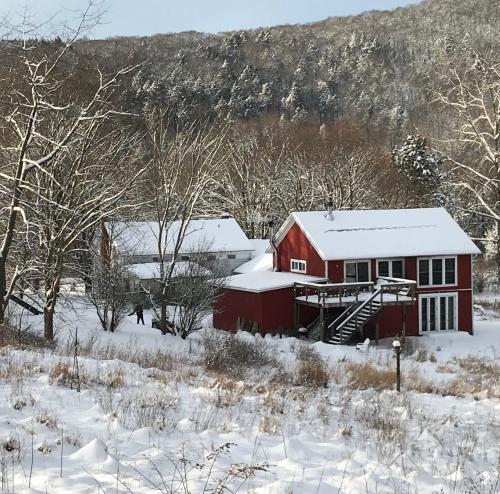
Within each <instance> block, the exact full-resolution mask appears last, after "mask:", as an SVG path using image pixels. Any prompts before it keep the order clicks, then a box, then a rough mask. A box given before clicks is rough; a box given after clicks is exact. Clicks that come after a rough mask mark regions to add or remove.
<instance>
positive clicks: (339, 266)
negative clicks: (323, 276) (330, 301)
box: [328, 261, 344, 283]
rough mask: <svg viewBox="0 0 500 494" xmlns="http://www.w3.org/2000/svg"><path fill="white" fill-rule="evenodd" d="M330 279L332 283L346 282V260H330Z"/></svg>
mask: <svg viewBox="0 0 500 494" xmlns="http://www.w3.org/2000/svg"><path fill="white" fill-rule="evenodd" d="M328 279H329V280H330V281H331V282H332V283H344V261H328Z"/></svg>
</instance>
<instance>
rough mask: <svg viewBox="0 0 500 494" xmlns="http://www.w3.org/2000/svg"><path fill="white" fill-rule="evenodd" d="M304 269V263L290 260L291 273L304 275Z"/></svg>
mask: <svg viewBox="0 0 500 494" xmlns="http://www.w3.org/2000/svg"><path fill="white" fill-rule="evenodd" d="M306 268H307V266H306V261H301V260H299V259H290V271H291V272H292V273H305V272H306Z"/></svg>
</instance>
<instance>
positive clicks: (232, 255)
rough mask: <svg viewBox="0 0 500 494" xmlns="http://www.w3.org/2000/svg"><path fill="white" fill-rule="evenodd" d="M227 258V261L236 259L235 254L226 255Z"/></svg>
mask: <svg viewBox="0 0 500 494" xmlns="http://www.w3.org/2000/svg"><path fill="white" fill-rule="evenodd" d="M227 258H228V259H236V254H228V255H227Z"/></svg>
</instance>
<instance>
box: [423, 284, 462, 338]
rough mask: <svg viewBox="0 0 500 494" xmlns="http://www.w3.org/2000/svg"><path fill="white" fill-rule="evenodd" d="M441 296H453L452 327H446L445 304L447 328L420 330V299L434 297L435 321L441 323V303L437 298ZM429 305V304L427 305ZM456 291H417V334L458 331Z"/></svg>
mask: <svg viewBox="0 0 500 494" xmlns="http://www.w3.org/2000/svg"><path fill="white" fill-rule="evenodd" d="M441 297H453V299H454V307H453V319H454V328H455V329H448V305H447V306H446V328H447V329H435V330H434V331H430V330H429V329H427V331H422V300H423V299H424V298H426V299H431V298H434V299H435V300H436V302H435V304H436V321H437V322H438V323H439V324H440V323H441V304H440V303H439V299H440V298H441ZM447 304H448V303H447ZM428 307H429V306H428ZM427 310H429V309H427ZM458 322H459V321H458V292H435V293H419V294H418V334H419V335H428V334H440V333H451V332H453V333H455V332H457V331H459V327H458Z"/></svg>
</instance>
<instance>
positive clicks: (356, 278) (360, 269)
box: [344, 260, 370, 283]
mask: <svg viewBox="0 0 500 494" xmlns="http://www.w3.org/2000/svg"><path fill="white" fill-rule="evenodd" d="M344 279H345V282H346V283H363V282H365V281H370V261H368V260H366V261H365V260H363V261H345V263H344Z"/></svg>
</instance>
